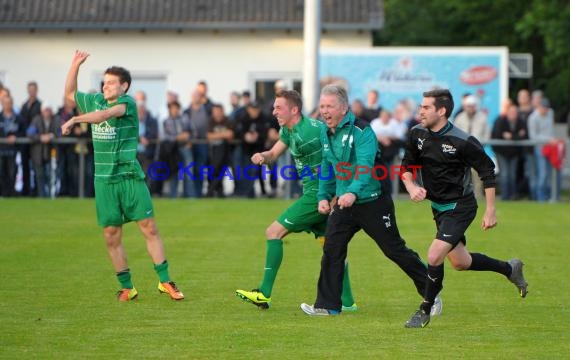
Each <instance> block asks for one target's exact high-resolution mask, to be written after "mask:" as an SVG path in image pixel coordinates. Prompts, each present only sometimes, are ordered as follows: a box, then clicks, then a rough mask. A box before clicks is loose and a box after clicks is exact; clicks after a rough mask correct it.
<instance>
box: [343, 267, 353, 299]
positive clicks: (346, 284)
mask: <svg viewBox="0 0 570 360" xmlns="http://www.w3.org/2000/svg"><path fill="white" fill-rule="evenodd" d="M341 300H342V305H343V306H346V307H349V306H352V305H354V298H353V297H352V289H351V287H350V278H349V276H348V261H347V262H345V263H344V278H343V279H342V296H341Z"/></svg>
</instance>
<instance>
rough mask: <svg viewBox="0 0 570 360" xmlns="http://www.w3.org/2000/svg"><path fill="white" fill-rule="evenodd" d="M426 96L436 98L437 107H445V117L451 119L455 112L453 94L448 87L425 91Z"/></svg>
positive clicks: (435, 104)
mask: <svg viewBox="0 0 570 360" xmlns="http://www.w3.org/2000/svg"><path fill="white" fill-rule="evenodd" d="M423 96H424V97H432V98H435V101H434V106H435V109H436V110H438V109H441V108H442V107H443V108H445V117H446V118H447V119H449V117H450V116H451V113H452V112H453V96H451V93H450V92H449V90H448V89H435V90H430V91H426V92H424V93H423Z"/></svg>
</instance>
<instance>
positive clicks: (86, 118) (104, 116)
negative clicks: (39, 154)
mask: <svg viewBox="0 0 570 360" xmlns="http://www.w3.org/2000/svg"><path fill="white" fill-rule="evenodd" d="M126 111H127V105H125V104H117V105H115V106H111V107H110V108H108V109H106V110H101V111H93V112H90V113H87V114H83V115H79V116H74V117H72V118H71V119H69V120H67V121H66V122H65V123H64V124H63V125H61V134H62V135H69V133H70V132H71V128H72V127H73V125H75V124H79V123H88V124H99V123H102V122H103V121H107V120H109V119H110V118H118V117H121V116H123V115H124V114H125V112H126Z"/></svg>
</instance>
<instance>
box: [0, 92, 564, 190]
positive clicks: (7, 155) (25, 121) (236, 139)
mask: <svg viewBox="0 0 570 360" xmlns="http://www.w3.org/2000/svg"><path fill="white" fill-rule="evenodd" d="M283 84H284V83H283V81H277V82H276V83H275V91H277V90H279V88H280V87H282V86H283ZM27 90H28V98H27V99H26V100H25V101H24V102H23V103H21V105H19V106H18V105H17V104H15V103H14V100H13V98H12V96H11V94H10V90H9V89H8V88H7V87H5V86H3V85H2V84H0V197H12V196H29V197H36V196H37V197H59V196H69V197H77V196H78V195H79V194H83V195H84V196H88V197H89V196H93V195H94V194H93V192H94V189H93V149H92V146H91V143H90V141H89V139H90V137H91V133H90V131H91V130H90V127H89V126H87V125H86V124H81V125H76V126H75V127H74V128H73V131H72V135H71V140H67V141H65V140H62V138H61V133H60V126H61V124H63V123H64V122H65V121H67V120H68V119H70V118H71V117H73V116H74V115H77V110H76V109H74V108H70V107H66V106H65V105H64V106H61V107H53V106H52V105H51V104H47V103H44V102H42V101H41V100H40V98H39V97H38V93H39V91H38V90H39V89H38V84H37V83H36V82H30V83H29V84H28V87H27ZM229 96H230V104H231V107H230V108H229V109H224V107H223V105H221V104H220V103H217V102H215V101H213V100H212V99H210V98H209V96H208V85H207V83H206V82H205V81H200V82H199V83H198V84H196V86H195V88H194V90H193V91H192V92H191V95H190V99H189V102H188V103H187V104H184V103H183V102H182V101H181V100H180V98H179V96H178V94H176V93H174V92H168V93H167V104H165V107H166V108H167V110H168V112H167V115H166V116H165V117H164V118H162V119H157V118H156V117H155V114H152V113H151V112H150V111H149V109H147V107H146V102H147V99H146V94H145V93H144V92H142V91H139V92H137V93H135V94H134V98H135V100H136V103H137V108H138V117H139V145H138V149H137V151H138V152H137V157H138V160H139V161H140V163H141V165H142V168H143V170H144V171H145V173H146V174H147V184H148V186H149V188H150V190H151V193H152V194H153V196H165V197H171V198H177V197H184V198H200V197H226V196H234V197H243V198H255V197H256V196H265V197H275V196H291V197H295V196H298V195H299V194H300V192H301V189H300V185H299V182H296V181H291V182H289V184H288V186H284V182H282V181H281V182H280V181H278V180H279V179H278V172H276V171H270V170H271V169H269V170H267V169H262V168H261V166H258V165H255V164H251V161H250V158H251V156H252V155H253V154H255V153H257V152H262V151H264V150H267V149H269V148H271V146H272V145H273V144H274V143H275V142H276V141H277V140H278V139H279V125H278V123H277V119H276V118H275V117H274V116H273V114H272V111H273V106H272V105H273V99H265V101H264V99H252V96H251V93H250V92H249V91H243V92H237V91H236V92H232V93H231V94H230V95H229ZM351 109H352V111H353V112H354V114H355V115H356V116H357V117H359V118H361V119H363V120H365V121H368V122H369V123H370V126H371V127H372V129H373V130H374V133H375V134H376V137H377V139H378V142H379V145H380V147H381V149H382V156H383V158H384V161H385V162H386V163H387V164H393V163H395V162H399V160H400V156H401V154H402V151H403V149H402V146H403V144H404V143H405V139H406V137H407V134H408V132H409V130H410V129H411V128H412V127H414V126H415V125H417V124H418V119H417V118H416V116H417V111H416V110H417V108H416V104H415V102H414V101H413V100H411V99H402V100H401V101H399V102H398V103H397V104H396V106H395V107H394V108H393V109H386V108H384V107H382V106H381V105H380V94H379V92H378V91H376V90H370V91H369V92H368V93H367V98H366V100H362V99H354V100H352V103H351ZM310 116H311V117H314V118H318V117H319V114H318V109H317V110H315V111H314V112H313V113H312V114H310ZM453 123H454V125H455V126H457V127H459V128H461V129H462V130H464V131H466V132H468V133H469V134H471V135H473V136H475V137H476V138H477V139H478V140H479V141H480V142H481V143H483V144H485V143H488V142H490V143H492V144H493V145H492V146H487V148H488V150H489V151H491V149H492V152H493V153H494V155H495V156H494V158H495V159H496V164H497V171H498V172H499V184H500V185H499V192H500V196H501V199H503V200H517V199H521V198H528V199H532V200H536V201H546V200H548V199H550V190H551V189H550V186H551V184H552V181H551V180H552V179H550V176H551V175H552V173H553V172H552V169H553V168H555V169H557V170H561V168H562V162H563V158H564V153H565V151H564V146H565V142H564V141H562V140H557V139H556V138H555V134H554V130H553V125H554V112H553V109H552V108H551V107H550V103H549V101H548V99H547V98H545V97H544V96H543V93H542V92H541V91H540V90H536V91H533V92H532V93H530V92H529V91H528V90H526V89H523V90H520V91H519V92H518V95H517V99H516V100H515V101H513V100H510V99H506V100H505V101H503V105H502V108H501V112H500V115H499V116H498V117H497V119H494V121H489V119H488V118H487V113H486V111H485V109H482V108H481V106H480V100H479V98H478V97H477V96H476V95H474V94H465V95H464V96H463V98H462V100H461V104H460V106H459V108H458V110H457V111H456V113H455V114H454V116H453ZM17 139H20V140H21V139H27V140H26V141H17ZM490 140H491V141H490ZM494 140H509V142H505V143H501V142H500V141H499V142H498V141H494ZM521 140H531V141H530V142H529V141H526V142H525V143H523V145H517V144H516V141H521ZM529 143H530V144H529ZM80 159H81V160H83V161H84V162H83V164H84V167H82V169H83V174H80V166H79V163H80ZM154 162H161V163H164V164H166V165H167V166H168V168H169V169H171V170H177V169H178V168H179V164H185V165H189V164H193V166H192V168H191V171H193V172H194V175H195V176H194V177H190V176H182V177H179V176H178V175H179V174H178V171H171V172H170V175H169V177H168V178H166V179H160V180H156V179H152V178H151V177H149V176H148V171H149V167H151V166H152V164H153V163H154ZM290 162H291V160H290V156H288V157H284V159H283V160H280V162H279V163H277V164H275V165H273V166H274V167H277V168H282V167H283V166H285V165H289V164H290ZM205 168H207V169H208V170H209V171H208V173H209V174H210V175H211V176H210V177H208V176H201V171H202V170H203V169H205ZM226 169H231V173H232V174H234V176H232V177H231V179H232V180H231V181H227V179H228V178H230V177H225V178H224V176H222V175H223V174H225V172H224V171H226ZM244 169H246V175H247V176H238V173H240V171H243V170H244ZM273 170H275V168H274V169H273ZM202 174H203V172H202ZM556 174H557V176H558V178H557V179H554V180H555V181H557V182H558V184H559V186H558V187H557V188H558V189H560V183H561V171H558V172H556ZM80 175H81V176H83V179H84V181H83V182H82V185H83V188H82V189H80V182H79V179H80V177H81V176H80ZM242 175H243V174H242ZM472 178H473V181H474V186H475V191H476V194H477V195H479V196H482V194H483V190H482V184H481V183H480V180H479V178H478V176H477V174H476V173H474V174H473V177H472ZM555 196H556V197H558V196H559V194H558V193H557V194H556V195H555Z"/></svg>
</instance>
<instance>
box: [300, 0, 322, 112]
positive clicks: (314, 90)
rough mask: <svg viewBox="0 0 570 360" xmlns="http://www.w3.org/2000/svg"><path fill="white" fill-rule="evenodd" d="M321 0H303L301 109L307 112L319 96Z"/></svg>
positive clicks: (314, 105)
mask: <svg viewBox="0 0 570 360" xmlns="http://www.w3.org/2000/svg"><path fill="white" fill-rule="evenodd" d="M320 35H321V0H305V18H304V26H303V40H304V41H303V42H304V54H303V90H302V91H303V109H304V113H305V114H309V113H310V112H311V111H313V110H314V109H315V108H316V106H317V99H318V96H319V92H320V88H319V46H320V38H321V36H320Z"/></svg>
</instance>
